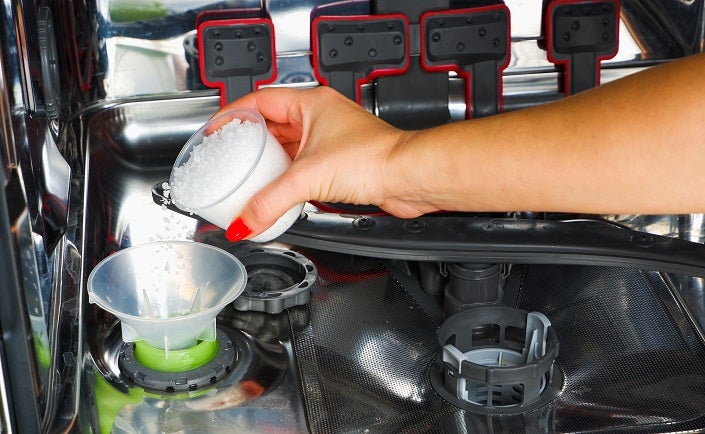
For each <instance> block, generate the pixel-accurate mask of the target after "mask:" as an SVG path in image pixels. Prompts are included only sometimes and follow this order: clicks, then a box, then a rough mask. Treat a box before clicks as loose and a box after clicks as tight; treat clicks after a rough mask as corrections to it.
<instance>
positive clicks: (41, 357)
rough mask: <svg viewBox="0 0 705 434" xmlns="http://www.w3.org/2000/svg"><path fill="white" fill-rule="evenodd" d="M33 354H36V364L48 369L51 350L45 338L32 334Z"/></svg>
mask: <svg viewBox="0 0 705 434" xmlns="http://www.w3.org/2000/svg"><path fill="white" fill-rule="evenodd" d="M33 340H34V354H35V355H36V356H37V364H38V365H39V367H41V368H44V369H48V368H49V365H50V364H51V350H50V349H49V342H48V340H47V339H42V336H40V335H38V334H35V335H34V339H33Z"/></svg>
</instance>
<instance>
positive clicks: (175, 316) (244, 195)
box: [88, 110, 303, 363]
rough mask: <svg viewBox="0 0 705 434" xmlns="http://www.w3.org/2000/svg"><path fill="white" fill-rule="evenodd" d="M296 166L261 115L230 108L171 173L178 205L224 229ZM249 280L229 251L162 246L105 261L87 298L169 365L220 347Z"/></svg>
mask: <svg viewBox="0 0 705 434" xmlns="http://www.w3.org/2000/svg"><path fill="white" fill-rule="evenodd" d="M290 164H291V159H290V157H289V155H288V154H287V153H286V152H285V151H284V149H283V148H282V147H281V145H280V144H279V142H278V141H277V140H276V138H275V137H274V136H273V135H272V134H271V133H270V132H269V130H268V129H267V127H266V124H265V121H264V119H263V118H262V116H261V115H260V114H259V113H257V112H255V111H252V110H231V111H228V112H225V113H222V114H220V115H219V116H216V117H213V118H211V119H210V120H209V121H208V122H207V123H206V124H204V125H203V126H202V127H201V128H200V129H199V130H198V131H197V132H196V133H195V134H194V135H192V136H191V138H190V139H189V140H188V141H187V142H186V144H185V145H184V147H183V149H182V150H181V152H180V154H179V156H178V157H177V159H176V161H175V163H174V166H173V169H172V172H171V177H170V180H169V184H170V194H171V199H172V200H173V202H174V204H175V205H176V206H178V207H179V208H180V209H182V210H184V211H187V212H190V213H193V214H197V215H198V216H199V217H201V218H203V219H205V220H207V221H209V222H211V223H213V224H215V225H217V226H219V227H221V228H223V229H225V228H227V227H228V225H229V224H230V222H231V220H232V219H233V218H234V217H235V216H237V214H238V213H239V212H240V210H241V209H242V207H243V206H244V204H245V203H246V202H247V200H249V198H250V197H251V196H252V195H253V194H254V193H256V192H257V191H258V190H259V189H260V188H262V187H263V186H264V185H266V184H267V183H269V182H270V181H272V180H273V179H274V178H276V177H277V176H279V175H280V174H281V173H282V172H283V171H284V170H286V168H287V167H288V166H289V165H290ZM302 208H303V203H302V204H299V205H297V206H294V207H293V208H292V209H291V210H289V211H288V212H287V213H286V214H285V215H284V216H283V217H281V218H280V219H279V220H278V221H277V222H276V223H275V224H274V225H273V226H272V227H270V228H269V229H267V230H266V231H265V232H263V233H262V234H260V235H259V236H257V237H254V238H253V239H252V240H253V241H256V242H264V241H269V240H272V239H274V238H276V237H278V236H279V235H280V234H282V233H283V232H284V231H286V229H287V228H288V227H289V226H291V224H293V223H294V222H295V221H296V220H297V219H298V217H299V215H300V213H301V210H302ZM155 270H159V271H160V273H155ZM164 273H166V276H164V275H163V274H164ZM159 276H161V277H159ZM246 280H247V279H246V271H245V268H244V266H243V265H242V263H241V262H240V261H239V260H238V259H237V258H235V257H234V256H232V255H231V254H230V253H228V252H226V251H224V250H221V249H219V248H216V247H213V246H209V245H205V244H202V243H196V242H191V241H161V242H158V243H146V244H142V245H138V246H133V247H129V248H126V249H123V250H121V251H119V252H117V253H115V254H112V255H110V256H108V257H107V258H105V259H104V260H103V261H101V263H100V264H98V265H97V266H96V267H95V268H94V269H93V271H92V272H91V275H90V276H89V280H88V287H89V289H88V292H89V300H90V301H91V302H92V303H97V304H98V305H99V306H101V307H102V308H103V309H105V310H107V311H109V312H111V313H113V314H114V315H115V316H116V317H118V318H119V319H120V320H121V323H122V332H123V333H122V335H123V336H122V338H123V341H125V342H138V341H144V342H145V343H146V344H147V345H149V346H150V347H152V348H156V349H159V350H163V352H164V359H163V360H160V362H159V363H163V362H164V361H165V360H167V359H169V353H170V351H171V352H173V351H174V350H180V349H187V348H189V347H194V346H195V345H196V344H197V343H198V342H199V341H213V340H214V339H215V338H216V336H215V335H216V329H215V317H216V315H217V314H218V313H219V312H220V311H221V310H222V309H223V308H224V307H225V306H226V305H227V304H228V303H231V302H232V301H233V300H234V299H235V298H236V297H237V296H239V295H240V294H241V293H242V291H243V290H244V287H245V284H246ZM150 282H151V283H150Z"/></svg>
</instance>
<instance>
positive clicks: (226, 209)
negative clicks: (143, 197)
mask: <svg viewBox="0 0 705 434" xmlns="http://www.w3.org/2000/svg"><path fill="white" fill-rule="evenodd" d="M290 164H291V159H290V157H289V155H288V154H287V153H286V152H285V151H284V149H283V148H282V147H281V145H280V144H279V142H278V141H277V139H276V138H275V137H274V136H273V135H272V134H271V133H270V132H269V131H268V130H267V128H266V127H263V124H259V123H257V122H252V121H249V120H245V121H240V120H239V119H233V120H232V121H230V122H228V123H227V124H225V125H223V126H222V128H220V129H219V130H217V131H215V132H213V133H212V134H210V135H204V136H203V137H202V141H201V143H199V144H197V145H195V146H194V147H193V149H192V151H191V154H190V156H189V157H188V160H187V161H186V162H185V163H184V164H182V165H181V166H179V167H176V168H174V170H173V172H172V177H171V182H170V186H169V187H170V189H171V198H172V200H173V202H174V204H175V205H176V206H177V207H179V208H181V209H182V210H184V211H188V212H190V213H193V214H197V215H198V216H200V217H202V218H204V219H206V220H208V221H209V222H211V223H213V224H215V225H217V226H219V227H221V228H223V229H226V228H227V227H228V226H229V225H230V222H231V221H232V219H233V218H235V217H236V216H237V215H238V213H239V212H240V210H241V209H242V207H243V206H244V205H245V203H246V202H247V200H249V198H250V197H252V196H253V195H254V194H255V193H256V192H257V191H258V190H259V189H261V188H262V187H264V186H265V185H266V184H268V183H269V182H270V181H272V180H273V179H274V178H276V177H277V176H279V175H280V174H281V173H282V172H284V171H285V170H286V169H287V168H288V167H289V165H290ZM302 208H303V204H300V205H297V206H295V207H294V208H292V209H290V210H289V211H288V212H287V213H286V214H285V215H284V216H282V217H281V218H280V219H279V220H278V221H277V222H276V223H275V224H274V225H273V226H272V227H270V228H269V229H267V230H266V231H265V232H263V233H262V234H260V235H259V236H257V237H254V238H252V240H253V241H257V242H264V241H269V240H271V239H274V238H276V237H278V236H279V235H281V234H282V233H283V232H284V231H286V229H287V228H289V226H291V225H292V224H293V223H294V222H295V221H296V219H298V217H299V215H300V213H301V209H302Z"/></svg>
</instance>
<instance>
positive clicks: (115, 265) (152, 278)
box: [88, 241, 247, 354]
mask: <svg viewBox="0 0 705 434" xmlns="http://www.w3.org/2000/svg"><path fill="white" fill-rule="evenodd" d="M246 280H247V274H246V271H245V267H244V266H243V265H242V263H240V261H239V260H238V259H237V258H235V257H234V256H232V255H231V254H229V253H228V252H226V251H224V250H221V249H218V248H216V247H213V246H209V245H207V244H201V243H196V242H190V241H161V242H156V243H149V244H142V245H139V246H135V247H129V248H127V249H123V250H120V251H119V252H117V253H114V254H112V255H110V256H108V257H107V258H105V259H104V260H103V261H101V262H100V263H99V264H98V265H97V266H96V267H95V268H94V269H93V271H92V272H91V274H90V276H89V277H88V299H89V301H90V302H91V303H95V304H97V305H98V306H100V307H101V308H103V309H105V310H107V311H108V312H110V313H112V314H113V315H115V316H116V317H118V318H119V319H120V321H121V322H122V339H123V340H124V341H125V342H134V341H139V340H144V341H145V342H146V343H147V344H148V345H150V346H152V347H155V348H160V349H163V350H165V351H166V352H167V354H168V351H169V350H178V349H184V348H190V347H192V346H193V345H195V344H196V343H197V341H198V340H208V341H212V340H215V318H216V316H217V315H218V313H220V311H221V310H222V309H223V308H224V307H225V306H227V305H228V304H229V303H231V302H232V301H233V300H235V298H237V297H238V296H239V295H240V294H241V293H242V291H243V290H244V288H245V283H246Z"/></svg>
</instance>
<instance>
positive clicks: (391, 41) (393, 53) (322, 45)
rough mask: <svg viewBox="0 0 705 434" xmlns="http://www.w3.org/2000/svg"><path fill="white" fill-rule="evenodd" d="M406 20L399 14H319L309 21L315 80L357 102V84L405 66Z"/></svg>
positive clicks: (407, 55) (407, 54) (396, 71)
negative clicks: (311, 30)
mask: <svg viewBox="0 0 705 434" xmlns="http://www.w3.org/2000/svg"><path fill="white" fill-rule="evenodd" d="M408 27H409V25H408V20H407V19H406V17H405V16H404V15H401V14H389V15H375V16H371V15H364V16H353V17H340V16H319V17H317V18H315V19H314V21H313V23H312V28H313V32H312V41H311V45H312V50H313V68H314V72H315V74H316V78H317V79H318V81H319V82H320V83H321V84H323V85H327V86H330V87H332V88H334V89H336V90H337V91H339V92H340V93H342V94H343V95H345V96H347V97H348V98H350V99H352V100H353V101H357V102H360V86H361V85H362V84H364V83H365V82H368V81H370V80H372V79H373V78H375V77H377V76H380V75H390V74H403V73H404V71H406V69H407V68H408V67H409V50H408V40H409V35H408Z"/></svg>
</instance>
